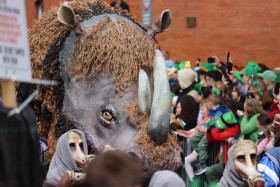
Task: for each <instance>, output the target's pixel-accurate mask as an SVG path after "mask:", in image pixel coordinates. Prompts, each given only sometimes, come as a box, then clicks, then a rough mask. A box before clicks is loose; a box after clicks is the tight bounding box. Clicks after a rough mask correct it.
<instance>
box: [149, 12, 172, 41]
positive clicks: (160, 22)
mask: <svg viewBox="0 0 280 187" xmlns="http://www.w3.org/2000/svg"><path fill="white" fill-rule="evenodd" d="M171 21H172V15H171V13H170V10H164V11H163V12H162V13H161V16H160V17H159V18H158V19H157V20H156V21H155V22H154V23H153V25H152V28H151V29H149V30H148V31H147V34H148V35H151V36H154V35H156V34H158V33H161V32H165V31H167V30H168V29H169V27H170V25H171Z"/></svg>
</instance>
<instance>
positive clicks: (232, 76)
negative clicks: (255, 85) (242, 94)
mask: <svg viewBox="0 0 280 187" xmlns="http://www.w3.org/2000/svg"><path fill="white" fill-rule="evenodd" d="M227 75H228V77H229V79H230V80H231V81H232V82H236V80H237V78H236V77H235V74H234V73H233V71H231V72H230V73H227Z"/></svg>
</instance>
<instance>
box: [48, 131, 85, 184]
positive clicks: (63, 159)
mask: <svg viewBox="0 0 280 187" xmlns="http://www.w3.org/2000/svg"><path fill="white" fill-rule="evenodd" d="M70 132H76V133H78V134H80V136H81V138H82V140H83V147H84V153H85V155H87V154H88V149H87V143H86V138H85V135H84V133H83V132H82V131H79V130H76V129H73V130H70V131H67V132H66V133H64V134H63V135H62V136H61V137H60V138H59V139H58V142H57V145H56V151H55V153H54V156H53V158H52V161H51V164H50V167H49V170H48V173H47V177H46V180H45V182H44V184H43V187H50V186H57V185H58V183H59V181H60V179H61V178H62V177H63V176H64V175H65V173H66V171H67V170H71V171H75V172H78V171H79V169H78V167H77V164H76V162H75V160H74V158H73V156H72V152H71V149H70V146H69V141H68V140H69V133H70Z"/></svg>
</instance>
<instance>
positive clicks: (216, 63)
mask: <svg viewBox="0 0 280 187" xmlns="http://www.w3.org/2000/svg"><path fill="white" fill-rule="evenodd" d="M212 58H214V59H215V62H214V63H213V66H216V67H217V68H220V67H221V62H220V59H219V58H218V57H217V56H212Z"/></svg>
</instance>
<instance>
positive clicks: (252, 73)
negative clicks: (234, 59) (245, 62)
mask: <svg viewBox="0 0 280 187" xmlns="http://www.w3.org/2000/svg"><path fill="white" fill-rule="evenodd" d="M257 73H258V72H257V70H256V69H255V68H253V67H245V68H244V69H243V70H242V71H241V72H240V75H247V76H248V77H251V78H253V77H254V76H256V75H257Z"/></svg>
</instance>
